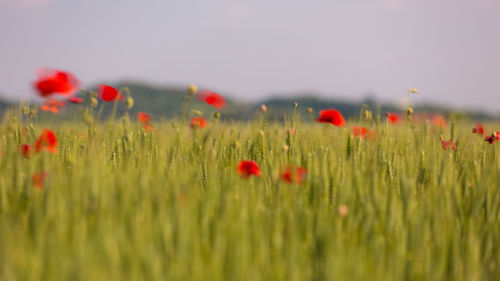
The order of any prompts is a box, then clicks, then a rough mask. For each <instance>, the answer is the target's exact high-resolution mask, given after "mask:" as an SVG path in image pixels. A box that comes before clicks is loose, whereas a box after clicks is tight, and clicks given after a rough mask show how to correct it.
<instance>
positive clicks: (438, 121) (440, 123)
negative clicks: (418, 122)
mask: <svg viewBox="0 0 500 281" xmlns="http://www.w3.org/2000/svg"><path fill="white" fill-rule="evenodd" d="M432 122H433V123H434V125H436V126H437V127H440V128H445V127H446V120H444V117H443V116H435V117H434V119H433V120H432Z"/></svg>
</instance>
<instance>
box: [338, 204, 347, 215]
mask: <svg viewBox="0 0 500 281" xmlns="http://www.w3.org/2000/svg"><path fill="white" fill-rule="evenodd" d="M338 213H339V215H340V216H341V217H343V218H344V217H346V216H347V215H348V214H349V208H347V206H346V205H340V206H339V209H338Z"/></svg>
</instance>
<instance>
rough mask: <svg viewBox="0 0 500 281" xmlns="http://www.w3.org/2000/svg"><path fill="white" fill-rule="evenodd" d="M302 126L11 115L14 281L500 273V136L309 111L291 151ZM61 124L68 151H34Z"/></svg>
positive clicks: (8, 257)
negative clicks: (324, 118) (244, 172)
mask: <svg viewBox="0 0 500 281" xmlns="http://www.w3.org/2000/svg"><path fill="white" fill-rule="evenodd" d="M289 124H290V123H289V122H287V123H286V124H278V123H270V124H267V123H265V122H258V121H255V122H252V123H248V124H247V123H224V122H220V123H219V124H217V125H212V126H211V127H209V128H208V129H204V130H191V129H189V127H188V126H187V125H184V124H183V123H182V122H176V121H168V122H161V123H155V124H154V130H153V131H152V132H145V131H144V130H143V129H142V128H141V126H140V124H138V123H136V122H129V121H128V120H126V119H122V120H120V121H115V122H108V123H105V124H97V125H95V126H92V127H91V128H90V129H88V128H87V126H86V125H83V124H79V123H75V122H68V123H60V124H45V125H42V124H37V123H34V125H33V126H29V125H27V124H24V125H23V124H21V123H20V122H19V121H15V120H10V121H8V122H5V123H4V124H3V125H2V126H1V127H0V150H1V151H2V155H1V156H0V280H72V281H76V280H252V281H255V280H297V281H299V280H300V281H302V280H454V281H461V280H499V278H500V277H499V276H500V250H499V246H498V245H499V244H498V242H499V240H500V189H499V185H500V160H499V158H498V157H496V154H497V153H498V149H499V148H498V145H499V144H494V145H490V144H488V143H486V142H484V140H483V138H480V137H478V136H477V135H473V134H471V132H470V129H471V124H469V123H467V122H462V123H458V124H457V125H456V127H455V133H454V134H456V136H457V139H458V150H457V151H454V150H444V149H443V148H442V147H441V143H440V141H439V135H440V134H441V132H440V131H439V130H438V129H436V128H434V129H432V128H428V126H426V125H421V124H402V125H399V126H392V125H387V126H386V124H385V123H384V122H383V121H382V122H380V125H378V126H377V125H376V124H372V126H373V127H374V128H376V130H377V137H376V138H375V139H365V140H362V139H359V138H354V137H352V136H351V132H350V129H349V128H350V126H351V125H354V123H352V122H351V123H348V126H346V127H345V128H343V129H342V128H337V127H334V126H330V125H325V124H313V123H305V122H302V121H300V120H297V121H296V122H294V126H295V127H296V131H295V134H294V135H293V146H292V148H293V153H289V151H288V149H290V146H287V145H286V144H287V139H288V140H289V139H290V137H291V136H290V131H289V127H288V126H289ZM49 126H50V129H52V130H53V131H54V133H55V134H56V136H57V137H58V140H59V146H58V150H59V153H58V154H52V153H49V152H41V153H38V154H33V155H32V156H31V157H30V158H29V159H25V158H23V157H22V156H21V154H20V153H19V151H18V145H19V144H22V143H33V141H34V140H35V139H36V137H37V136H38V135H39V133H40V132H41V130H42V128H44V127H49ZM488 127H492V124H490V126H488ZM23 128H25V129H24V130H23ZM23 131H24V133H23ZM443 133H444V134H445V136H446V138H448V136H449V134H450V132H449V131H448V130H446V131H444V132H443ZM242 159H252V160H255V161H256V162H257V163H258V164H259V166H260V168H261V171H262V176H261V177H250V178H248V179H244V178H242V177H241V176H240V175H238V174H237V172H236V169H237V165H238V163H239V161H240V160H242ZM288 165H292V166H303V167H305V168H306V169H307V171H308V174H307V177H306V180H305V182H304V183H303V184H302V185H298V184H287V183H285V182H283V181H280V179H279V173H280V172H281V171H282V169H284V168H285V167H287V166H288ZM41 171H46V172H47V173H48V177H47V179H46V181H45V183H44V189H43V190H38V189H36V188H34V186H33V183H32V179H31V175H32V174H33V173H37V172H41ZM341 206H342V207H341ZM339 208H341V209H342V211H339ZM346 208H347V210H348V212H345V211H346Z"/></svg>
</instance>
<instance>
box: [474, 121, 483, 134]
mask: <svg viewBox="0 0 500 281" xmlns="http://www.w3.org/2000/svg"><path fill="white" fill-rule="evenodd" d="M472 133H474V134H480V135H481V136H482V135H484V127H483V124H481V123H477V124H476V127H474V128H473V129H472Z"/></svg>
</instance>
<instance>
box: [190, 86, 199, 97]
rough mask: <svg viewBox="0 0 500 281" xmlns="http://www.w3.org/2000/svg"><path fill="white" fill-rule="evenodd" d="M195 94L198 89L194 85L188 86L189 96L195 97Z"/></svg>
mask: <svg viewBox="0 0 500 281" xmlns="http://www.w3.org/2000/svg"><path fill="white" fill-rule="evenodd" d="M197 92H198V87H197V86H196V85H193V84H191V85H189V87H188V93H189V95H190V96H194V95H196V93H197Z"/></svg>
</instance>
